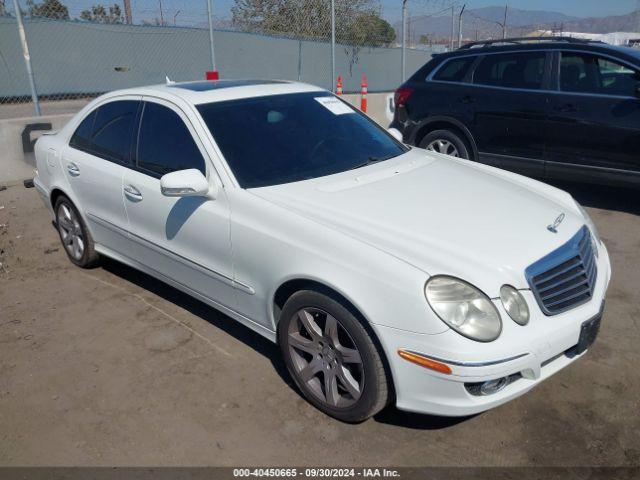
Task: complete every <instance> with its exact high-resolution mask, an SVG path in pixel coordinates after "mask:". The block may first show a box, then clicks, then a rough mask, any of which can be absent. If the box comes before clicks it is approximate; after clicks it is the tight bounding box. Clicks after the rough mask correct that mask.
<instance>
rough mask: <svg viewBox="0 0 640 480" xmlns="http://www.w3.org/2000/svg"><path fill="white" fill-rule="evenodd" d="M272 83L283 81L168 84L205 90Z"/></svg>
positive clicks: (205, 81) (222, 81)
mask: <svg viewBox="0 0 640 480" xmlns="http://www.w3.org/2000/svg"><path fill="white" fill-rule="evenodd" d="M273 83H284V82H280V81H278V80H201V81H197V82H184V83H175V84H172V85H169V86H170V87H174V88H184V89H186V90H192V91H194V92H206V91H207V90H218V89H221V88H232V87H248V86H251V85H269V84H273Z"/></svg>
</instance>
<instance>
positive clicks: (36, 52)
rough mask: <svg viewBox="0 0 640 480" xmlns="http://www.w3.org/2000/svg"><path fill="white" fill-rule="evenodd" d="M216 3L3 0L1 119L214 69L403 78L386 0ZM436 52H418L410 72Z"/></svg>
mask: <svg viewBox="0 0 640 480" xmlns="http://www.w3.org/2000/svg"><path fill="white" fill-rule="evenodd" d="M208 1H209V2H210V1H211V0H118V1H116V2H113V3H112V2H106V3H99V2H100V0H41V1H38V0H0V118H10V117H17V116H31V115H33V113H34V111H35V107H36V105H37V104H38V103H39V104H40V106H41V111H42V113H43V114H51V113H57V112H62V111H65V112H66V111H69V110H71V111H73V109H74V107H76V109H77V108H79V106H81V105H82V104H84V103H86V102H87V101H88V99H90V98H93V97H95V96H97V95H99V94H101V93H103V92H106V91H110V90H114V89H120V88H126V87H134V86H139V85H146V84H154V83H162V82H164V81H165V78H166V77H168V78H170V79H171V80H174V81H183V80H195V79H202V78H204V76H205V72H206V71H211V70H217V71H219V73H220V77H221V78H247V77H250V78H267V79H275V78H278V79H286V80H299V81H303V82H308V83H312V84H315V85H318V86H321V87H324V88H327V89H333V88H334V86H335V82H336V77H337V76H338V75H340V76H342V78H343V82H344V91H345V92H356V91H359V90H360V84H361V80H362V76H363V75H366V77H367V80H368V84H369V91H370V92H375V91H391V90H393V89H395V88H396V87H397V86H398V85H399V84H400V83H401V81H402V73H401V57H402V55H401V48H400V34H399V31H398V26H397V25H395V24H392V23H393V22H390V21H387V20H386V19H385V16H386V15H385V12H384V11H383V9H382V6H381V4H379V3H377V0H227V1H230V3H227V4H223V5H221V6H220V7H219V8H218V10H211V11H212V15H211V16H210V15H209V11H210V10H209V7H210V4H208ZM224 5H226V7H224ZM223 7H224V8H223ZM18 9H19V11H18ZM332 13H333V15H332ZM386 13H388V14H389V15H391V16H392V17H393V16H394V14H395V12H393V11H391V12H386ZM210 27H211V28H210ZM332 40H334V41H333V42H332ZM434 50H438V48H437V46H436V47H434V46H430V47H428V48H427V47H425V46H424V45H420V46H419V47H416V48H409V49H408V50H407V52H406V71H407V72H408V73H411V72H412V71H414V70H416V69H417V68H418V67H419V66H421V65H423V64H424V63H425V62H426V61H428V59H429V58H430V56H431V53H432V52H433V51H434ZM214 63H215V64H214ZM29 69H31V75H30V71H29ZM36 99H37V100H38V102H36Z"/></svg>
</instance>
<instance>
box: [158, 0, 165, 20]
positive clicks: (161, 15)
mask: <svg viewBox="0 0 640 480" xmlns="http://www.w3.org/2000/svg"><path fill="white" fill-rule="evenodd" d="M158 3H159V4H160V25H162V26H164V14H163V13H162V0H158Z"/></svg>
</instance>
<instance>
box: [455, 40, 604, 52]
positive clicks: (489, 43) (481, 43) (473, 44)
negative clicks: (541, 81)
mask: <svg viewBox="0 0 640 480" xmlns="http://www.w3.org/2000/svg"><path fill="white" fill-rule="evenodd" d="M526 42H567V43H603V42H601V41H600V40H589V39H587V38H575V37H514V38H498V39H495V40H481V41H478V42H471V43H466V44H464V45H462V46H461V47H460V48H459V49H458V50H467V49H470V48H484V47H491V46H494V45H496V44H514V45H517V44H520V43H526Z"/></svg>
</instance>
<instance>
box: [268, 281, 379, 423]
mask: <svg viewBox="0 0 640 480" xmlns="http://www.w3.org/2000/svg"><path fill="white" fill-rule="evenodd" d="M334 321H335V322H334ZM336 339H337V340H336ZM278 343H279V344H280V350H281V351H282V355H283V357H284V361H285V364H286V366H287V370H288V371H289V374H290V375H291V377H292V378H293V380H294V382H295V384H296V385H297V386H298V388H299V389H300V391H301V392H302V394H303V395H304V397H305V398H306V399H307V400H308V401H309V402H310V403H311V404H312V405H314V406H315V407H316V408H318V409H319V410H321V411H322V412H324V413H326V414H327V415H330V416H332V417H334V418H337V419H338V420H342V421H343V422H348V423H357V422H362V421H364V420H366V419H368V418H369V417H371V416H373V415H375V414H376V413H378V412H379V411H380V410H382V409H383V408H384V407H385V406H386V405H387V402H388V399H389V387H388V379H387V374H386V372H385V369H384V365H383V363H382V358H381V355H380V353H379V351H378V349H377V348H376V345H375V344H374V342H373V340H372V338H371V336H370V335H369V333H367V330H366V329H365V327H364V326H363V324H362V323H361V322H360V321H359V320H358V319H357V318H356V317H355V316H354V315H353V314H352V313H351V312H350V311H349V310H348V309H347V308H346V307H345V306H344V305H342V303H340V302H338V301H336V300H334V299H332V298H330V297H328V296H326V295H323V294H322V293H319V292H316V291H312V290H302V291H299V292H296V293H294V294H293V295H292V296H291V297H290V298H289V300H287V302H286V303H285V305H284V308H283V309H282V313H281V315H280V322H279V324H278ZM358 360H359V362H358ZM312 373H313V374H312Z"/></svg>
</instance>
